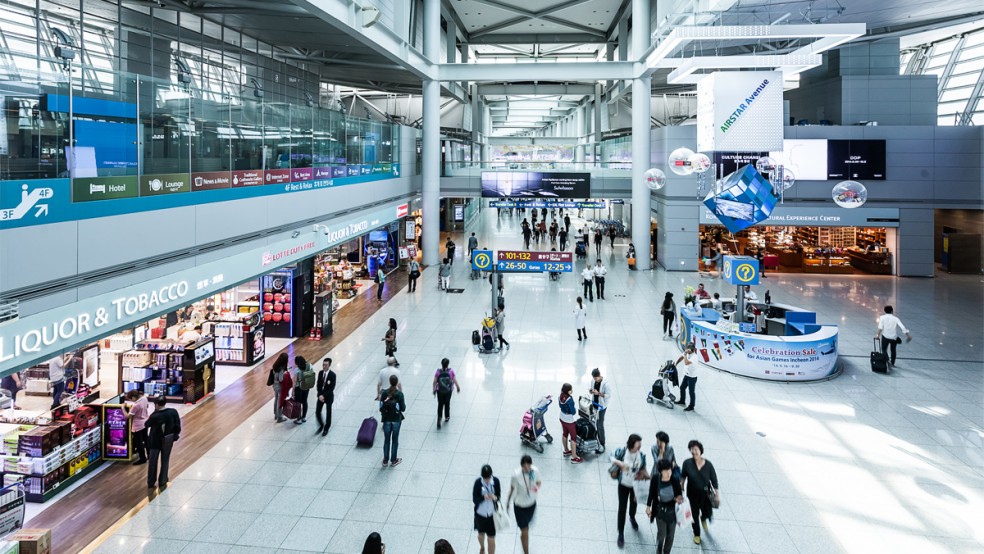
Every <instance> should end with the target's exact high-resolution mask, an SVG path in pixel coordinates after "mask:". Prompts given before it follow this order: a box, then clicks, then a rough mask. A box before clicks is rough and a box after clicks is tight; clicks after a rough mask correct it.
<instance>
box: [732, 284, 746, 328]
mask: <svg viewBox="0 0 984 554" xmlns="http://www.w3.org/2000/svg"><path fill="white" fill-rule="evenodd" d="M735 299H736V300H737V302H735V316H736V317H737V318H738V321H737V323H739V324H741V323H744V322H745V287H743V286H741V285H738V294H736V295H735ZM732 323H736V322H734V321H732Z"/></svg>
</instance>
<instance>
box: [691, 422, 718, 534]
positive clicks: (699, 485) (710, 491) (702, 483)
mask: <svg viewBox="0 0 984 554" xmlns="http://www.w3.org/2000/svg"><path fill="white" fill-rule="evenodd" d="M687 448H689V449H690V454H691V456H693V457H692V458H690V459H688V460H686V461H684V462H683V485H684V486H685V487H686V489H687V499H688V500H690V509H691V511H692V512H693V514H694V522H693V524H691V525H692V527H693V529H694V544H700V528H701V525H703V527H704V530H705V531H706V530H707V522H708V521H710V520H711V517H712V516H713V513H712V510H713V509H714V508H717V507H718V506H719V505H720V504H721V499H720V497H719V496H718V478H717V473H716V472H715V471H714V465H713V464H711V462H710V461H709V460H705V459H704V445H703V444H701V443H700V441H696V440H692V441H690V442H689V443H687ZM698 520H700V524H698V523H697V521H698Z"/></svg>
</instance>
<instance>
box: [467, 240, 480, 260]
mask: <svg viewBox="0 0 984 554" xmlns="http://www.w3.org/2000/svg"><path fill="white" fill-rule="evenodd" d="M476 250H478V237H476V236H475V233H472V234H471V236H470V237H468V262H469V263H471V261H472V254H473V253H474V252H475V251H476Z"/></svg>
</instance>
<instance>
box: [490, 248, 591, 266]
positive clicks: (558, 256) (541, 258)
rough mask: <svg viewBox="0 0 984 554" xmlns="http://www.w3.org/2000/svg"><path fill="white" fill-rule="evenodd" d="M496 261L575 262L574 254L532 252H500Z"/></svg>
mask: <svg viewBox="0 0 984 554" xmlns="http://www.w3.org/2000/svg"><path fill="white" fill-rule="evenodd" d="M496 259H497V260H499V261H500V262H501V261H524V262H572V263H573V262H574V254H573V253H572V252H530V251H527V250H499V251H498V252H497V253H496Z"/></svg>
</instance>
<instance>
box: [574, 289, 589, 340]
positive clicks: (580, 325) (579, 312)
mask: <svg viewBox="0 0 984 554" xmlns="http://www.w3.org/2000/svg"><path fill="white" fill-rule="evenodd" d="M587 319H588V311H587V310H585V309H584V300H582V299H581V297H580V296H578V297H577V307H576V308H574V327H576V328H577V340H578V341H581V337H582V336H583V337H584V340H588V330H587V329H586V328H585V327H584V322H585V320H587Z"/></svg>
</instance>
